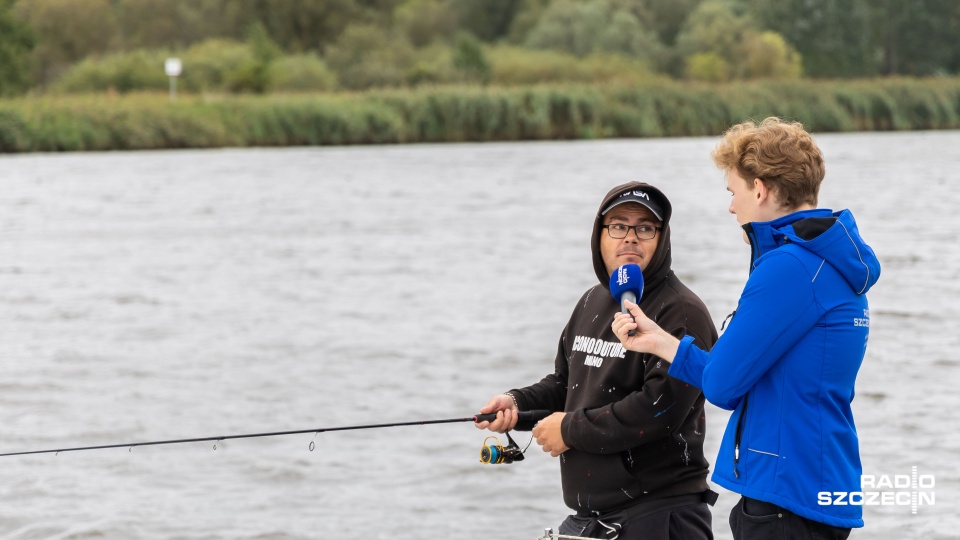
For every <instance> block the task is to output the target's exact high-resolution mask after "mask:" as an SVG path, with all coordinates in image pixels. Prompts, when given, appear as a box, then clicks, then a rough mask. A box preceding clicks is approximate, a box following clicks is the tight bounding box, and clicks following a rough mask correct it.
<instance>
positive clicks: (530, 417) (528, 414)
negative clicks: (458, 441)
mask: <svg viewBox="0 0 960 540" xmlns="http://www.w3.org/2000/svg"><path fill="white" fill-rule="evenodd" d="M549 414H550V411H521V412H520V413H518V417H519V419H520V420H521V421H525V422H533V423H536V422H538V421H540V420H542V419H543V418H546V417H547V416H548V415H549ZM496 418H497V415H496V413H490V414H477V415H474V416H471V417H468V418H447V419H443V420H416V421H413V422H392V423H388V424H365V425H356V426H340V427H327V428H316V429H298V430H292V431H271V432H266V433H247V434H243V435H216V436H212V437H193V438H189V439H168V440H163V441H147V442H135V443H119V444H102V445H97V446H75V447H71V448H51V449H47V450H28V451H23V452H6V453H0V457H10V456H27V455H33V454H60V453H61V452H81V451H85V450H107V449H110V448H127V449H128V450H129V451H131V452H132V451H133V449H134V448H136V447H138V446H159V445H167V444H185V443H196V442H211V441H212V442H214V443H217V442H220V441H227V440H232V439H253V438H258V437H278V436H281V435H302V434H304V433H314V434H318V433H324V432H332V431H350V430H358V429H379V428H388V427H404V426H426V425H433V424H453V423H457V422H473V423H475V424H479V423H480V422H485V421H486V422H492V421H493V420H496ZM488 439H489V437H488ZM507 439H508V440H509V441H510V443H511V445H512V446H511V445H508V446H507V447H502V446H499V445H493V446H484V448H483V449H482V450H481V461H483V462H484V463H488V462H489V463H511V462H512V461H520V460H522V459H523V454H522V452H521V453H520V457H519V459H517V458H516V450H519V448H517V449H516V450H514V449H513V447H516V443H514V442H513V439H511V438H510V435H509V434H508V435H507ZM498 443H499V440H498ZM484 444H486V441H484ZM528 446H529V444H528ZM309 448H310V451H311V452H312V451H313V449H314V442H313V441H310V446H309ZM213 449H214V450H216V449H217V445H216V444H214V445H213ZM488 449H490V450H488ZM485 450H486V451H488V453H490V454H491V455H492V456H493V460H492V461H484V460H483V452H484V451H485ZM498 456H499V460H498Z"/></svg>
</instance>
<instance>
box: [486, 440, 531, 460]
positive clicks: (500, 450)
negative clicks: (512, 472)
mask: <svg viewBox="0 0 960 540" xmlns="http://www.w3.org/2000/svg"><path fill="white" fill-rule="evenodd" d="M504 435H506V436H507V443H508V444H507V446H503V445H502V444H500V439H498V438H497V437H496V436H495V435H491V436H489V437H487V438H486V439H484V440H483V446H481V447H480V463H485V464H487V465H499V464H501V463H513V462H514V461H523V450H521V449H520V447H519V446H518V445H517V443H516V442H515V441H514V440H513V438H512V437H510V432H507V433H504ZM490 439H493V440H495V441H497V444H487V441H489V440H490ZM528 446H529V445H528Z"/></svg>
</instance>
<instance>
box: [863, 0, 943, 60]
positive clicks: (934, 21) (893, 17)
mask: <svg viewBox="0 0 960 540" xmlns="http://www.w3.org/2000/svg"><path fill="white" fill-rule="evenodd" d="M869 6H870V10H871V12H872V13H871V20H872V27H873V29H874V32H875V33H874V39H875V42H876V46H877V48H878V49H879V50H880V51H882V53H881V54H882V57H881V60H880V73H882V74H884V75H932V74H936V73H944V72H948V71H955V70H956V66H955V65H954V62H955V59H957V57H958V56H960V2H957V0H912V1H911V2H910V3H909V5H908V6H905V5H904V3H903V2H902V1H892V0H873V1H872V2H870V3H869Z"/></svg>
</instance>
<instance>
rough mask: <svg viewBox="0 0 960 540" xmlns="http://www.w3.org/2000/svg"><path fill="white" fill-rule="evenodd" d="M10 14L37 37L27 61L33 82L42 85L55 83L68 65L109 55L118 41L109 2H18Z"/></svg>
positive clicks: (114, 20) (34, 0) (89, 0)
mask: <svg viewBox="0 0 960 540" xmlns="http://www.w3.org/2000/svg"><path fill="white" fill-rule="evenodd" d="M13 13H14V15H15V16H16V18H17V20H18V21H20V22H22V23H25V24H26V25H27V26H29V27H30V28H32V29H33V31H34V32H35V33H36V38H37V39H36V46H35V47H34V49H33V51H32V53H31V55H30V56H31V57H30V61H31V62H32V64H33V67H34V70H35V71H34V75H33V78H34V81H35V82H36V83H39V84H41V85H46V84H47V83H50V82H52V81H54V80H55V79H56V78H57V77H58V76H59V75H60V74H61V73H62V72H63V71H64V70H65V69H66V68H67V67H68V66H70V64H73V63H75V62H77V61H79V60H82V59H83V58H86V57H87V56H89V55H92V54H102V53H105V52H108V51H109V50H110V47H111V46H112V45H114V44H115V43H116V42H117V41H118V34H117V25H116V19H115V17H114V12H113V8H112V4H111V2H110V0H86V1H84V2H77V1H75V0H29V1H22V0H21V1H19V2H16V3H15V4H14V6H13Z"/></svg>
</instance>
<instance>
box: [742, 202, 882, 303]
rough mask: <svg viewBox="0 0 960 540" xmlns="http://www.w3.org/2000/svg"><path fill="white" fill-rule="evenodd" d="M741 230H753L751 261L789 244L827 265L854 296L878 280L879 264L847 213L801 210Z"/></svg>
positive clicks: (865, 290) (851, 217)
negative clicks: (752, 256) (853, 292)
mask: <svg viewBox="0 0 960 540" xmlns="http://www.w3.org/2000/svg"><path fill="white" fill-rule="evenodd" d="M748 226H749V227H748ZM744 227H745V229H748V230H747V233H748V235H750V230H749V229H752V231H753V235H750V236H751V240H752V241H754V242H755V243H754V246H753V248H754V255H755V256H754V261H756V258H757V257H759V256H760V255H763V254H764V253H766V252H767V251H769V250H770V249H775V248H776V247H779V246H781V245H783V244H785V243H786V242H791V243H794V244H797V245H799V246H800V247H802V248H804V249H806V250H807V251H810V252H811V253H814V254H816V255H817V256H819V257H821V258H823V259H824V260H826V261H827V262H828V263H830V265H831V266H833V267H834V268H836V269H837V271H838V272H840V275H842V276H843V278H844V279H845V280H846V281H847V283H849V284H850V287H851V288H852V289H853V290H854V291H856V292H857V294H864V293H866V292H867V291H868V290H870V288H871V287H873V285H874V283H876V282H877V280H878V279H879V278H880V261H879V260H878V259H877V256H876V255H875V254H874V252H873V249H871V248H870V246H868V245H867V243H866V242H864V241H863V238H861V237H860V230H859V229H858V228H857V222H856V220H854V218H853V214H852V213H851V212H850V211H849V210H841V211H839V212H833V211H831V210H827V209H817V210H804V211H802V212H795V213H793V214H789V215H787V216H783V217H781V218H778V219H776V220H774V221H769V222H763V223H750V224H748V225H746V226H744ZM751 267H752V266H751Z"/></svg>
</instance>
